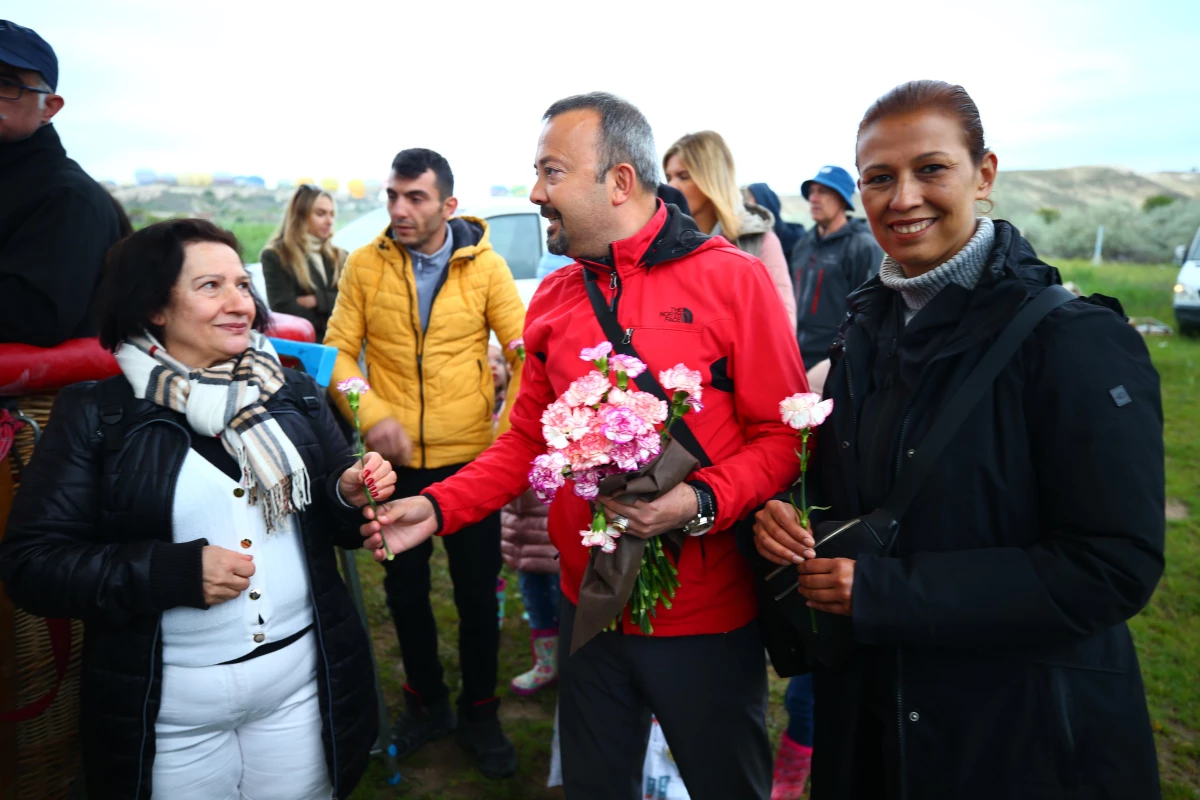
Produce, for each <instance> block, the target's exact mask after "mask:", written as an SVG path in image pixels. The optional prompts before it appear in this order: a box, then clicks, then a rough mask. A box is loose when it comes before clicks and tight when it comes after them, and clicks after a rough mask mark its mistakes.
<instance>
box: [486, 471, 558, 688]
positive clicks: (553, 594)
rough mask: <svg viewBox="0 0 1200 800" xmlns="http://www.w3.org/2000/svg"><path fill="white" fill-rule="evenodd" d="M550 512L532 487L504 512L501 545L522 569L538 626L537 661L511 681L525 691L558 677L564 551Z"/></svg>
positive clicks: (525, 596) (528, 607) (532, 620)
mask: <svg viewBox="0 0 1200 800" xmlns="http://www.w3.org/2000/svg"><path fill="white" fill-rule="evenodd" d="M547 512H548V509H547V508H546V506H544V505H543V504H542V502H541V501H540V500H538V499H537V497H536V496H535V495H534V494H533V492H526V493H525V494H523V495H521V496H520V497H518V498H517V499H516V500H514V501H513V502H512V503H509V504H508V505H507V506H505V507H504V510H503V511H502V512H501V513H500V525H501V540H500V550H501V552H502V553H503V554H504V562H505V563H506V564H508V566H510V567H512V568H513V569H515V570H517V578H518V580H519V582H520V587H521V599H522V601H523V602H524V604H525V613H526V614H528V615H529V627H530V628H531V629H532V631H531V633H530V636H531V638H532V640H533V643H532V650H533V667H532V668H531V669H530V670H529V671H528V672H523V673H521V674H520V675H518V676H517V677H515V678H513V680H512V684H511V685H512V690H513V693H514V694H519V695H521V696H522V697H527V696H529V695H531V694H533V693H534V692H536V691H538V690H539V689H541V688H543V687H545V686H549V685H550V684H552V683H554V682H555V681H556V680H558V602H559V597H560V592H559V585H558V561H557V560H556V559H555V555H557V553H558V551H557V550H555V548H554V545H552V544H550V536H549V534H548V533H547V532H546V515H547Z"/></svg>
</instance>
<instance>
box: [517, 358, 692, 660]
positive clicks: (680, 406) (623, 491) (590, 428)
mask: <svg viewBox="0 0 1200 800" xmlns="http://www.w3.org/2000/svg"><path fill="white" fill-rule="evenodd" d="M611 353H612V345H611V344H610V343H608V342H601V343H600V344H598V345H597V346H596V347H589V348H585V349H584V350H583V351H581V353H580V356H579V357H580V358H581V359H583V360H584V361H589V362H591V363H592V365H593V366H594V367H595V369H593V370H592V371H590V372H588V373H587V374H586V375H584V376H583V377H581V378H578V379H577V380H575V381H574V382H573V383H572V384H571V385H570V386H569V387H568V388H567V390H566V391H565V392H564V393H563V394H562V396H561V397H559V398H558V400H556V401H554V402H553V403H551V404H550V406H549V407H547V408H546V411H545V412H544V413H543V414H542V420H541V421H542V434H543V436H544V437H545V439H546V444H547V450H546V452H545V453H544V454H543V455H540V456H538V457H537V458H536V459H534V462H533V469H532V470H531V471H530V473H529V483H530V486H532V487H533V490H534V492H535V493H536V494H537V496H538V497H539V498H540V499H541V500H542V502H543V503H547V504H549V503H550V502H551V501H552V500H553V499H554V495H555V493H556V492H557V491H558V490H559V489H560V488H562V487H563V486H564V485H566V482H567V480H571V481H573V482H574V491H575V494H577V495H578V496H579V497H582V498H583V499H585V500H588V501H590V502H593V508H594V511H593V514H592V524H591V526H590V527H589V528H588V529H587V530H584V531H580V536H581V537H582V539H583V544H584V545H586V546H588V547H591V548H593V554H592V561H591V563H590V564H589V566H588V575H586V576H585V577H584V586H583V587H582V588H581V590H580V605H579V614H578V615H577V618H576V632H577V633H579V632H581V631H584V633H581V636H579V637H576V640H580V639H582V641H586V640H587V639H589V638H591V636H592V635H594V634H595V633H596V632H598V630H599V629H597V630H596V631H594V632H592V633H591V634H590V635H589V634H588V633H586V631H587V629H588V628H589V627H591V625H590V624H589V623H588V622H587V620H588V619H595V618H596V616H597V614H599V615H607V616H606V617H605V619H604V625H602V626H601V629H602V628H603V627H612V626H613V625H615V624H616V621H617V620H618V619H619V617H620V615H621V613H622V611H623V609H624V608H625V606H626V604H628V606H629V612H630V617H631V619H632V620H633V621H634V622H635V623H637V625H638V626H639V627H640V628H641V629H642V631H643V632H645V633H646V634H650V633H652V632H653V630H654V627H653V625H652V624H651V623H650V617H651V616H656V615H657V613H656V608H657V605H658V604H659V603H662V604H663V605H664V606H666V607H667V608H670V607H671V598H673V597H674V596H675V590H676V589H677V588H678V587H679V580H678V577H677V576H678V571H677V569H676V567H675V565H674V564H673V563H671V560H670V559H669V558H668V557H667V555H666V552H665V551H664V548H663V542H662V541H661V537H654V538H652V539H650V540H649V541H646V540H643V539H640V538H638V537H627V538H626V539H621V534H622V533H623V532H624V530H623V524H622V523H621V521H620V520H619V519H618V520H610V519H608V517H607V515H606V513H605V511H604V508H603V507H602V506H601V505H600V504H599V503H595V502H594V501H595V499H596V498H597V497H598V496H599V495H600V494H601V493H604V494H606V495H607V494H613V495H617V494H619V495H620V496H621V499H622V501H623V502H633V501H634V500H635V499H637V498H646V499H655V498H657V497H660V496H661V495H663V494H665V493H666V492H667V491H669V490H670V489H672V488H674V487H675V486H676V485H678V484H679V483H680V482H681V481H682V480H683V479H684V478H685V477H687V475H688V473H690V472H691V471H692V470H693V469H695V467H696V466H697V462H696V460H695V458H693V457H692V456H691V455H690V454H688V453H687V452H686V450H684V449H683V448H682V447H681V446H680V445H678V444H677V443H675V441H674V440H673V439H672V438H671V436H670V433H669V430H670V427H671V424H672V423H674V422H675V421H676V420H678V419H681V418H682V417H683V415H684V414H686V413H688V412H689V411H700V410H701V409H702V408H703V406H701V404H700V398H701V391H702V390H701V376H700V373H699V372H696V371H693V370H690V369H688V368H687V367H686V366H684V365H683V364H677V365H676V366H674V367H672V368H671V369H669V370H666V371H664V372H661V373H659V383H660V384H661V385H662V386H663V388H664V389H665V390H667V392H668V393H669V396H670V397H671V402H669V403H668V402H666V401H663V400H660V399H658V398H657V397H655V396H654V395H653V394H650V393H649V392H643V391H639V390H638V389H636V388H631V387H630V381H631V379H636V378H637V377H638V376H639V375H641V374H642V373H643V372H645V371H646V365H645V364H644V363H642V362H641V361H640V360H638V359H637V358H634V357H633V356H628V355H622V354H618V355H610V354H611ZM660 426H661V427H660ZM619 541H620V542H621V543H622V544H621V547H620V548H618V542H619ZM596 551H599V552H598V553H597V552H596ZM614 554H615V555H614ZM608 556H612V558H607V557H608ZM635 562H636V563H637V569H636V570H634V569H632V567H633V565H634V563H635ZM585 596H586V597H587V598H590V599H595V600H597V601H598V602H595V603H593V602H591V601H590V600H586V601H585ZM585 606H586V607H585ZM610 612H611V613H610ZM581 618H586V619H585V620H584V624H583V626H582V627H581V625H580V622H581ZM572 649H576V648H575V646H574V645H573V648H572Z"/></svg>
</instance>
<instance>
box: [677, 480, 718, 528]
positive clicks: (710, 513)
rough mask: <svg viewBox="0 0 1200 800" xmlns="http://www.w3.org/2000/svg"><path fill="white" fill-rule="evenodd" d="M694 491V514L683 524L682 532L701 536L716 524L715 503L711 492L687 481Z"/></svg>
mask: <svg viewBox="0 0 1200 800" xmlns="http://www.w3.org/2000/svg"><path fill="white" fill-rule="evenodd" d="M688 486H691V487H692V491H693V492H695V493H696V516H694V517H692V518H691V519H690V520H689V521H688V522H687V524H686V525H684V526H683V532H684V533H686V534H687V535H688V536H703V535H704V534H706V533H708V532H709V531H711V530H712V528H713V525H714V524H716V521H717V520H716V517H717V504H716V503H715V502H714V501H713V496H712V493H711V492H709V491H708V489H707V488H704V487H701V486H697V485H696V484H694V483H689V484H688Z"/></svg>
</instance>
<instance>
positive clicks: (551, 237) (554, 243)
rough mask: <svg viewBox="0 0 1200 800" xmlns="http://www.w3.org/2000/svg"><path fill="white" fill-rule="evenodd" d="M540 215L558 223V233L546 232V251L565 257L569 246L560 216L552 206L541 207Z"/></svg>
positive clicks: (564, 226)
mask: <svg viewBox="0 0 1200 800" xmlns="http://www.w3.org/2000/svg"><path fill="white" fill-rule="evenodd" d="M540 213H541V215H542V216H543V217H545V218H546V219H548V220H551V221H553V222H557V223H558V233H556V234H553V233H550V232H549V231H547V232H546V249H547V250H549V251H550V253H551V254H552V255H556V256H565V255H566V254H567V249H568V248H569V247H570V246H571V244H570V241H569V240H568V239H567V226H566V225H564V224H563V218H562V214H561V213H560V212H559V211H558V209H556V208H554V207H553V206H542V207H541V212H540Z"/></svg>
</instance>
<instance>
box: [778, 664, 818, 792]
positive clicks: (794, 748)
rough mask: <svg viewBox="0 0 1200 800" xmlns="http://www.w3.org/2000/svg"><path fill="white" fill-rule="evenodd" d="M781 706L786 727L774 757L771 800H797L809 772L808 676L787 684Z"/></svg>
mask: <svg viewBox="0 0 1200 800" xmlns="http://www.w3.org/2000/svg"><path fill="white" fill-rule="evenodd" d="M783 705H784V708H786V709H787V712H788V726H787V730H786V731H784V733H783V737H782V738H781V739H780V740H779V752H777V753H776V754H775V775H774V777H773V778H772V781H771V800H799V799H800V797H802V796H803V795H804V787H805V785H806V784H807V783H808V773H809V772H810V771H811V769H812V752H813V750H812V743H813V738H812V737H813V690H812V674H811V673H810V674H807V675H797V676H796V677H794V678H792V680H791V682H790V683H788V688H787V694H785V695H784V696H783Z"/></svg>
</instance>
